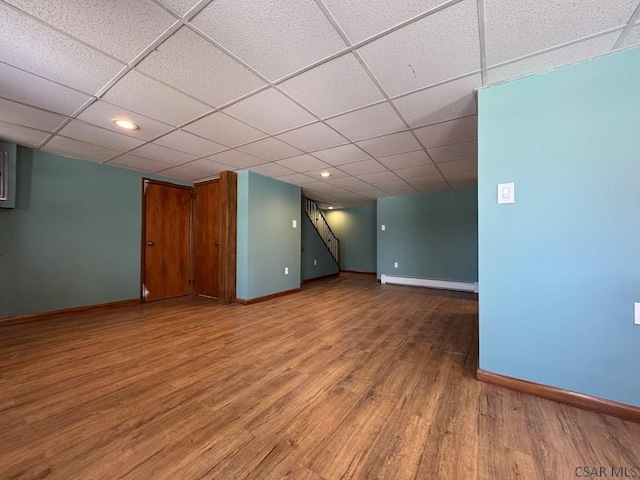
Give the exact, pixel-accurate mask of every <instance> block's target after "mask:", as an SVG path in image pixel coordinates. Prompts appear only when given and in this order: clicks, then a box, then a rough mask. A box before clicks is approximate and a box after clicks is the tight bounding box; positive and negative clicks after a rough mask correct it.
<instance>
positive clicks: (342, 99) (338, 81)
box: [279, 53, 384, 118]
mask: <svg viewBox="0 0 640 480" xmlns="http://www.w3.org/2000/svg"><path fill="white" fill-rule="evenodd" d="M279 87H280V88H282V90H284V91H285V92H287V93H288V94H289V95H291V96H292V97H293V98H295V99H296V100H298V101H299V102H300V103H302V104H303V105H304V106H305V107H307V108H308V109H309V110H311V111H312V112H313V113H315V114H316V115H318V116H319V117H321V118H323V117H329V116H331V115H336V114H338V113H342V112H346V111H347V110H352V109H354V108H357V107H362V106H364V105H368V104H370V103H374V102H376V101H378V100H383V99H384V96H383V95H382V93H381V92H380V90H379V89H378V87H376V85H375V84H374V83H373V81H372V80H371V78H370V77H369V75H368V74H367V73H366V72H365V71H364V69H363V68H362V66H361V65H360V63H359V62H358V60H356V58H355V56H354V55H353V54H351V53H348V54H346V55H343V56H341V57H338V58H336V59H335V60H332V61H330V62H327V63H324V64H322V65H320V66H319V67H316V68H314V69H312V70H309V71H308V72H305V73H303V74H301V75H298V76H296V77H294V78H292V79H291V80H287V81H286V82H284V83H281V84H280V85H279Z"/></svg>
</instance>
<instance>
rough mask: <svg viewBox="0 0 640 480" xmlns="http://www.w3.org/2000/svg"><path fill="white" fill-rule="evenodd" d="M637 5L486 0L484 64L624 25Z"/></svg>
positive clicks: (626, 0) (630, 0) (626, 1)
mask: <svg viewBox="0 0 640 480" xmlns="http://www.w3.org/2000/svg"><path fill="white" fill-rule="evenodd" d="M637 6H638V1H637V0H615V1H609V2H603V1H602V0H581V1H579V2H576V1H571V0H553V1H546V2H540V1H539V0H518V1H517V2H514V1H513V0H491V1H487V2H485V32H486V48H487V62H488V65H495V64H496V63H500V62H504V61H506V60H511V59H514V58H517V57H521V56H522V55H527V54H530V53H534V52H537V51H540V50H543V49H545V48H549V47H553V46H556V45H560V44H563V43H566V42H569V41H571V40H577V39H578V38H582V37H585V36H587V35H592V34H594V33H598V32H602V31H604V30H607V29H609V28H613V27H618V26H620V25H624V24H625V23H627V21H628V20H629V18H630V17H631V14H632V13H633V11H634V9H635V8H636V7H637Z"/></svg>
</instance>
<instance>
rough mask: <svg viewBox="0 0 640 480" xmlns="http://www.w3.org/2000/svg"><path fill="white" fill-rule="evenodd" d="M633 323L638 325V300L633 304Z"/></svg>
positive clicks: (639, 306) (639, 316)
mask: <svg viewBox="0 0 640 480" xmlns="http://www.w3.org/2000/svg"><path fill="white" fill-rule="evenodd" d="M633 323H635V324H636V325H640V302H636V303H634V305H633Z"/></svg>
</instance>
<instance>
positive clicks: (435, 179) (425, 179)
mask: <svg viewBox="0 0 640 480" xmlns="http://www.w3.org/2000/svg"><path fill="white" fill-rule="evenodd" d="M405 180H406V181H407V183H410V184H411V185H413V186H414V187H416V188H418V187H421V186H423V185H432V184H434V183H436V184H440V183H445V181H444V177H443V176H442V175H440V174H439V173H437V172H436V173H434V174H432V175H422V176H417V177H409V178H405Z"/></svg>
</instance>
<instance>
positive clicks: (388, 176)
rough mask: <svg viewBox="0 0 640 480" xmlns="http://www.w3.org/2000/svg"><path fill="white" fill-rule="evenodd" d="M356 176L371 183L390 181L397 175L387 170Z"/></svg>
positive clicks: (396, 178) (395, 178)
mask: <svg viewBox="0 0 640 480" xmlns="http://www.w3.org/2000/svg"><path fill="white" fill-rule="evenodd" d="M358 178H359V179H360V180H362V181H365V182H367V183H371V184H375V183H377V182H391V181H392V180H398V177H397V176H396V175H395V174H393V173H391V172H389V171H386V172H376V173H366V174H364V175H358Z"/></svg>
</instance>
